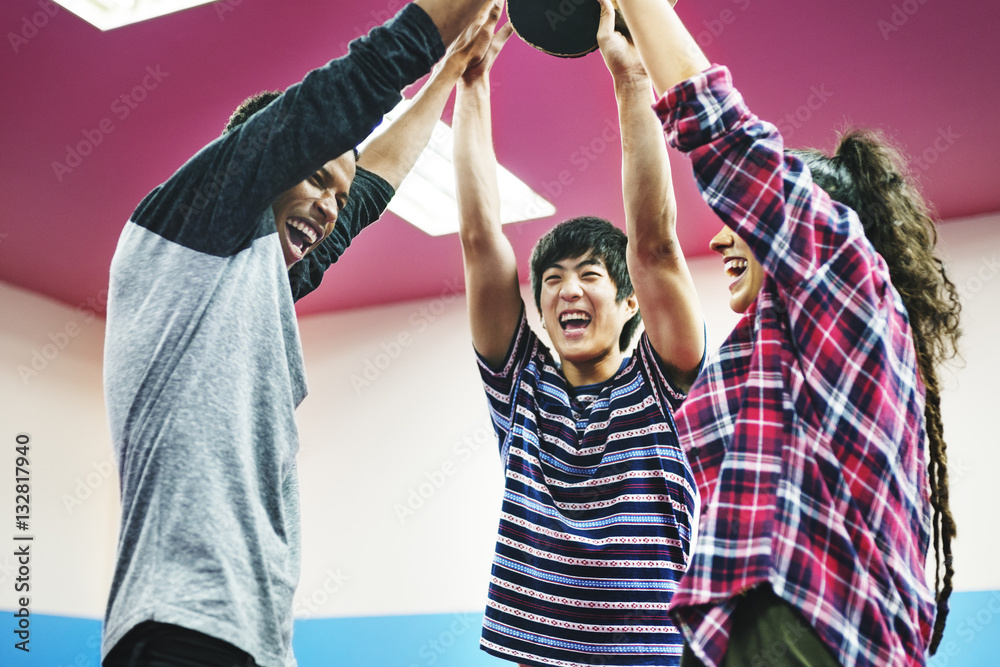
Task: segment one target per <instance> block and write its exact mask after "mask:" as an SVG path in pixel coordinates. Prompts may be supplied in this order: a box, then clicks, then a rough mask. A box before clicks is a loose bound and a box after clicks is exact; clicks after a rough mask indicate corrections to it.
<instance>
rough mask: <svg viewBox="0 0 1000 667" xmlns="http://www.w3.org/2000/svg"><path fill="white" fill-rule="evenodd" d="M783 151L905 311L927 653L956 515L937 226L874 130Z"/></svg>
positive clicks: (945, 287)
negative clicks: (823, 148) (924, 549)
mask: <svg viewBox="0 0 1000 667" xmlns="http://www.w3.org/2000/svg"><path fill="white" fill-rule="evenodd" d="M788 153H790V154H792V155H795V156H796V157H798V158H800V159H802V160H803V161H804V162H805V163H806V164H807V165H808V166H809V169H810V171H811V172H812V175H813V180H814V182H815V183H816V184H817V185H818V186H819V187H821V188H822V189H823V190H825V191H826V192H827V194H829V195H830V197H831V198H832V199H834V200H836V201H839V202H840V203H842V204H844V205H846V206H849V207H850V208H852V209H854V210H855V211H856V212H857V213H858V216H859V217H860V219H861V223H862V225H863V226H864V229H865V235H866V236H867V237H868V239H869V241H871V243H872V245H873V246H874V248H875V250H876V251H877V252H878V253H879V254H880V255H881V256H882V257H883V258H884V259H885V261H886V263H887V264H888V266H889V275H890V278H891V280H892V284H893V286H894V287H895V288H896V291H898V292H899V294H900V296H901V297H902V300H903V305H904V306H906V310H907V313H908V314H909V318H910V326H911V328H912V330H913V339H914V346H915V348H916V353H917V365H918V367H919V370H920V376H921V378H922V379H923V381H924V386H925V387H926V390H927V393H926V404H925V407H924V418H925V421H926V430H927V438H928V441H929V450H930V460H929V461H928V474H929V477H930V485H931V507H932V509H933V512H934V516H933V521H932V525H933V540H934V552H935V589H936V593H937V617H936V620H935V622H934V632H933V635H932V637H931V643H930V653H931V654H932V655H933V654H934V653H935V652H936V651H937V648H938V645H939V644H940V643H941V636H942V635H943V633H944V625H945V620H946V619H947V617H948V598H949V597H950V596H951V591H952V579H953V578H954V575H955V570H954V566H953V559H952V552H951V541H952V539H953V538H954V537H955V520H954V518H953V517H952V514H951V509H950V505H949V501H948V456H947V453H946V445H945V441H944V427H943V424H942V422H941V396H940V387H939V385H938V377H937V367H938V366H939V365H940V364H941V363H943V362H944V361H945V360H947V359H950V358H952V357H954V356H956V355H957V354H958V338H959V336H960V335H961V330H960V328H959V314H960V312H961V309H962V306H961V303H960V302H959V298H958V290H957V289H956V287H955V284H954V283H953V282H952V281H951V280H950V279H949V278H948V274H947V272H946V271H945V266H944V263H943V262H942V261H941V260H940V259H939V258H938V257H936V256H935V255H934V247H935V246H936V245H937V230H936V228H935V226H934V220H933V218H932V217H931V213H930V209H929V207H928V205H927V203H926V202H925V201H924V198H923V196H922V195H921V194H920V192H919V190H918V189H917V187H916V185H915V184H914V182H913V181H912V180H911V179H910V178H909V174H908V169H907V165H906V160H905V159H904V157H903V156H902V154H901V153H900V152H899V151H898V150H897V149H896V148H894V147H893V146H892V145H891V144H890V143H889V142H888V141H887V140H886V139H885V138H884V137H883V136H882V135H881V134H880V133H878V132H874V131H870V130H852V131H850V132H848V133H847V134H846V135H844V136H843V137H841V139H840V142H839V143H838V145H837V151H836V154H835V155H834V156H833V157H827V156H826V155H824V154H823V153H820V152H819V151H814V150H805V151H788ZM942 567H943V569H944V575H943V578H942V573H941V570H942Z"/></svg>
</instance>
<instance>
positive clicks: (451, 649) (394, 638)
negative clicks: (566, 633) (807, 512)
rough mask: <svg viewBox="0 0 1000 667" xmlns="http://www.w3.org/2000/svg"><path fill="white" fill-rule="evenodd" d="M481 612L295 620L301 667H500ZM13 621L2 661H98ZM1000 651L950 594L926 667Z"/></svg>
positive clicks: (47, 626) (982, 597)
mask: <svg viewBox="0 0 1000 667" xmlns="http://www.w3.org/2000/svg"><path fill="white" fill-rule="evenodd" d="M481 622H482V615H481V614H479V613H474V614H473V613H468V614H428V615H420V616H379V617H371V618H324V619H308V620H305V619H303V620H298V621H296V622H295V655H296V656H297V657H298V661H299V665H300V667H329V666H330V665H337V666H338V667H431V666H432V665H433V666H434V667H491V666H492V667H500V665H504V664H511V663H506V662H504V661H501V660H498V659H496V658H491V657H489V656H488V655H486V654H485V653H483V652H482V651H480V650H479V628H480V624H481ZM17 624H18V619H16V618H15V617H14V616H13V613H12V612H11V611H10V610H7V611H2V612H0V641H2V645H0V665H4V667H7V666H10V667H22V666H23V667H98V664H99V663H98V660H99V656H100V632H101V623H100V621H94V620H89V619H79V618H67V617H63V616H42V615H38V614H33V615H32V616H31V617H30V625H29V631H30V639H29V642H28V647H29V648H30V652H29V653H25V652H23V651H20V650H18V649H16V648H14V644H15V642H18V641H20V639H19V638H18V637H17V635H16V634H15V631H16V630H17ZM998 656H1000V591H981V592H974V593H955V594H954V595H952V598H951V613H950V614H949V616H948V627H947V629H946V631H945V634H944V640H943V641H942V642H941V648H940V649H939V650H938V654H937V655H936V656H934V657H933V658H931V660H930V662H929V663H928V665H930V667H949V666H950V667H958V666H961V667H996V665H997V664H998V660H1000V658H998Z"/></svg>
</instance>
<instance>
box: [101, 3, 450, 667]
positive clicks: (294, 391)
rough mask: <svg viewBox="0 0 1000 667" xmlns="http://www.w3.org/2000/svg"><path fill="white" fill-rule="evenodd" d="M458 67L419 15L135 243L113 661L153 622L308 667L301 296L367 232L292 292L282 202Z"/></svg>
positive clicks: (206, 161) (198, 174)
mask: <svg viewBox="0 0 1000 667" xmlns="http://www.w3.org/2000/svg"><path fill="white" fill-rule="evenodd" d="M443 54H444V45H443V44H442V43H441V38H440V35H439V34H438V32H437V29H436V28H435V26H434V24H433V22H432V21H431V20H430V18H429V17H428V16H427V14H426V13H425V12H424V11H423V10H421V9H420V8H419V7H416V6H413V5H410V6H407V7H406V8H404V9H403V11H401V12H400V14H399V16H397V18H396V19H395V20H394V21H392V22H390V23H388V24H386V26H385V27H383V28H377V29H375V30H374V31H373V32H372V33H371V35H369V36H368V37H367V38H363V39H360V40H357V41H355V42H354V43H352V46H351V52H350V54H349V55H347V56H345V57H344V58H340V59H338V60H335V61H332V62H331V63H329V64H327V65H326V66H324V67H322V68H320V69H317V70H314V71H313V72H310V73H309V74H308V75H307V76H306V77H305V79H304V80H303V81H302V82H301V83H299V84H296V85H295V86H292V87H291V88H289V89H288V90H287V91H286V92H285V94H284V95H282V96H281V97H280V98H278V99H277V100H275V101H274V102H272V103H271V104H270V105H269V106H268V107H266V108H265V109H264V110H262V111H260V112H258V113H257V114H255V115H254V116H253V117H252V118H250V119H249V120H248V121H247V122H246V123H244V124H243V125H241V126H240V127H238V128H236V129H234V130H233V131H232V132H230V133H229V134H227V135H225V136H223V137H220V138H219V139H217V140H216V141H214V142H212V143H211V144H209V145H208V146H206V147H205V148H204V149H202V150H201V151H200V152H199V153H198V154H197V155H195V156H194V157H193V158H192V159H191V160H190V161H188V162H187V163H186V164H185V165H184V166H183V167H181V169H179V170H178V171H177V172H176V173H175V174H174V175H173V176H172V177H171V178H170V179H169V180H168V181H167V182H166V183H164V184H163V185H161V186H159V187H157V188H156V189H155V190H154V191H153V192H152V193H150V194H149V195H148V196H147V197H146V198H145V199H144V200H143V201H142V203H141V204H140V205H139V207H138V208H137V209H136V211H135V213H133V215H132V217H131V219H130V221H129V222H128V224H127V225H126V226H125V229H124V231H123V232H122V235H121V238H120V240H119V243H118V248H117V250H116V252H115V256H114V260H113V261H112V265H111V281H110V296H109V300H108V318H107V335H106V341H105V368H104V373H105V394H106V401H107V408H108V415H109V420H110V425H111V434H112V438H113V444H114V450H115V454H116V456H117V458H118V464H119V473H120V475H121V496H122V521H121V533H120V539H119V545H118V554H117V563H116V567H115V572H114V579H113V582H112V586H111V593H110V598H109V601H108V608H107V615H106V618H105V624H104V638H103V647H102V657H104V656H106V655H107V653H108V652H109V651H110V649H111V648H113V647H114V645H115V644H116V643H117V642H118V641H119V640H120V639H121V638H122V637H123V636H124V635H125V634H126V633H127V632H128V631H129V630H130V629H131V628H133V627H134V626H135V625H137V624H138V623H141V622H143V621H149V620H151V621H157V622H162V623H171V624H175V625H180V626H183V627H186V628H190V629H192V630H196V631H199V632H203V633H205V634H208V635H211V636H213V637H217V638H219V639H222V640H223V641H226V642H229V643H231V644H233V645H234V646H236V647H238V648H240V649H242V650H244V651H247V652H248V653H250V654H251V655H252V656H253V657H254V659H255V660H256V661H257V663H258V664H260V665H261V666H262V667H285V666H287V665H294V664H295V659H294V657H293V656H292V651H291V635H292V595H293V593H294V589H295V586H296V584H297V581H298V577H299V563H300V556H299V545H300V540H299V506H298V499H299V493H298V480H297V475H296V469H295V454H296V450H297V448H298V440H297V433H296V427H295V421H294V410H295V408H296V406H298V404H299V403H300V402H301V401H302V399H303V398H304V397H305V395H306V384H305V377H304V373H303V363H302V349H301V344H300V341H299V333H298V326H297V324H296V321H295V311H294V307H293V293H294V294H295V296H296V297H298V296H301V295H302V294H304V293H306V292H308V291H309V290H310V289H312V288H313V287H314V286H315V284H317V283H318V280H319V276H321V274H322V270H323V269H325V268H326V266H328V265H329V263H330V262H331V261H335V260H336V256H337V255H338V254H339V252H340V251H342V250H343V248H344V247H346V244H347V243H349V242H350V235H351V233H353V232H355V231H358V230H357V229H352V228H351V225H349V224H348V225H346V229H347V230H348V233H347V234H346V236H345V235H344V234H343V233H340V234H339V236H338V238H331V239H328V240H329V241H330V242H331V244H333V245H331V248H332V251H331V250H330V248H325V249H324V250H325V254H324V253H319V256H320V257H321V258H322V259H321V260H316V259H313V260H312V264H309V263H308V262H307V261H306V260H304V262H303V263H302V264H303V266H302V267H296V268H295V269H293V272H292V283H291V285H290V283H289V272H288V271H287V270H286V268H285V264H284V259H283V257H282V253H281V248H280V246H279V242H278V236H277V232H276V227H275V220H274V216H273V214H272V212H271V203H272V202H273V201H274V199H275V198H276V197H277V196H278V195H279V194H280V193H282V192H284V191H285V190H287V189H289V188H290V187H292V186H293V185H295V184H297V183H299V182H301V181H302V180H304V179H305V178H307V177H308V176H309V175H310V174H311V173H313V172H314V171H316V170H317V169H318V168H319V167H320V166H322V165H323V164H325V163H326V162H327V161H328V160H330V159H332V158H334V157H336V156H338V155H341V154H343V153H344V152H345V151H348V150H350V149H351V148H352V147H353V146H355V145H356V144H357V143H359V142H360V141H361V140H362V139H363V138H364V137H365V136H367V135H368V134H369V132H370V131H371V129H372V128H373V127H374V126H375V125H376V124H378V122H380V121H381V119H382V115H383V114H384V113H385V112H386V111H388V110H389V109H391V108H392V107H393V106H394V105H395V104H396V103H397V102H398V101H399V99H400V95H399V91H400V90H401V89H402V88H403V87H405V86H406V85H408V84H410V83H412V82H413V81H415V80H416V79H418V78H420V77H421V76H423V75H424V74H426V73H427V72H428V71H429V69H430V67H431V65H432V64H433V63H434V62H435V61H436V60H437V59H439V58H440V57H441V56H442V55H443ZM359 177H360V178H359V179H358V180H360V181H362V190H368V191H370V192H373V194H372V195H371V197H368V198H367V201H366V202H362V203H360V204H355V205H354V206H355V209H365V211H366V213H362V214H360V215H358V214H352V215H349V214H348V209H345V211H344V216H342V217H345V218H347V219H351V220H354V221H355V222H354V223H352V224H358V226H363V224H367V221H370V219H374V218H373V217H372V215H374V217H377V212H376V211H374V210H373V209H374V208H377V209H378V211H380V210H381V208H379V207H378V205H375V204H372V201H375V200H379V199H380V198H381V199H383V200H387V197H388V196H389V195H391V188H389V187H388V184H386V183H385V182H384V181H381V180H380V179H378V178H377V177H374V176H373V175H371V174H367V173H365V172H362V171H359ZM365 183H366V184H367V186H365V185H364V184H365ZM355 187H357V183H356V186H355ZM354 196H355V195H354V188H352V198H353V197H354ZM376 204H377V202H376ZM381 206H384V201H383V202H382V203H381ZM348 208H351V205H349V206H348ZM369 209H372V210H369ZM358 220H362V221H363V222H361V223H358V222H357V221H358ZM337 226H338V228H341V227H342V221H341V220H338V223H337ZM324 245H325V244H324ZM310 257H311V256H310ZM309 259H310V258H307V260H309ZM317 262H318V264H317ZM290 288H291V289H290Z"/></svg>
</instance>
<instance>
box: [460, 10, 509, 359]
mask: <svg viewBox="0 0 1000 667" xmlns="http://www.w3.org/2000/svg"><path fill="white" fill-rule="evenodd" d="M511 32H512V29H511V26H510V24H509V23H508V24H506V25H504V26H503V27H502V28H501V29H500V30H499V31H498V32H497V33H496V35H495V36H494V37H493V40H492V43H491V44H490V47H489V49H488V51H487V52H486V55H485V56H484V57H483V59H482V61H480V62H479V63H478V64H475V65H473V66H472V67H470V68H469V69H468V70H467V71H466V73H465V74H464V75H463V77H462V79H461V80H460V81H459V83H458V94H457V97H456V102H455V116H454V121H453V124H452V129H453V130H454V135H455V154H454V156H455V179H456V192H457V196H458V212H459V221H460V232H459V233H460V236H461V240H462V256H463V258H464V260H465V288H466V294H467V295H468V300H469V321H470V324H471V328H472V344H473V345H474V346H475V348H476V351H477V352H478V353H479V354H480V355H481V356H482V357H483V359H484V360H485V361H486V363H488V364H489V365H491V366H494V367H495V366H497V365H499V364H500V362H502V361H503V358H504V356H505V355H506V354H507V350H508V348H509V347H510V343H511V341H512V340H513V338H514V333H515V332H516V330H517V325H518V322H519V319H520V317H521V308H522V304H521V293H520V289H519V287H518V282H517V262H516V260H515V258H514V249H513V248H512V247H511V245H510V241H508V240H507V237H506V236H504V235H503V231H502V230H501V228H500V194H499V189H498V186H497V172H496V170H497V164H496V154H495V153H494V152H493V132H492V128H491V114H490V78H489V71H490V68H491V67H492V65H493V62H494V60H495V59H496V56H497V54H498V53H499V52H500V49H501V48H502V47H503V45H504V43H505V42H506V41H507V39H508V38H509V37H510V34H511Z"/></svg>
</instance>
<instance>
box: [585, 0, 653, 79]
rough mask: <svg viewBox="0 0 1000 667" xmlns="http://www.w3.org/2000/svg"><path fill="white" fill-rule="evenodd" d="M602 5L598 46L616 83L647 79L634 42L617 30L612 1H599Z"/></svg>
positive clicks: (598, 29)
mask: <svg viewBox="0 0 1000 667" xmlns="http://www.w3.org/2000/svg"><path fill="white" fill-rule="evenodd" d="M598 1H599V2H600V3H601V22H600V25H599V26H598V28H597V46H598V47H599V48H600V50H601V55H602V56H604V64H605V65H607V66H608V70H609V71H610V72H611V76H613V77H614V79H615V82H616V83H618V82H623V81H625V80H629V79H645V78H646V76H647V75H646V70H645V68H644V67H643V66H642V61H641V60H640V59H639V52H638V51H637V50H636V48H635V45H634V44H633V43H632V41H631V40H630V39H629V38H627V37H625V36H624V35H623V34H622V33H620V32H618V31H617V30H615V8H614V6H613V5H612V4H611V0H598Z"/></svg>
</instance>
